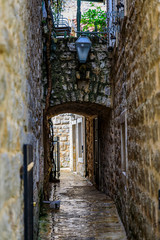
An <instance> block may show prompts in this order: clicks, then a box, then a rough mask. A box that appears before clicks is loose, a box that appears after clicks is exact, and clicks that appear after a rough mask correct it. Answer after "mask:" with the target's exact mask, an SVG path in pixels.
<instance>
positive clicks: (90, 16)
mask: <svg viewBox="0 0 160 240" xmlns="http://www.w3.org/2000/svg"><path fill="white" fill-rule="evenodd" d="M90 5H91V8H90V9H89V10H88V11H87V12H85V13H84V14H83V15H82V17H81V24H82V27H83V31H87V30H90V29H91V30H92V31H94V27H95V25H96V27H97V30H98V31H99V32H102V31H104V29H105V27H106V13H105V11H103V10H101V7H95V5H94V4H93V3H90ZM93 7H94V8H93Z"/></svg>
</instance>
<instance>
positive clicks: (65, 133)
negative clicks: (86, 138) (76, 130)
mask: <svg viewBox="0 0 160 240" xmlns="http://www.w3.org/2000/svg"><path fill="white" fill-rule="evenodd" d="M52 121H53V129H54V137H59V142H60V167H62V168H67V167H68V168H69V167H70V122H71V114H67V113H66V114H60V115H58V116H56V117H53V118H52Z"/></svg>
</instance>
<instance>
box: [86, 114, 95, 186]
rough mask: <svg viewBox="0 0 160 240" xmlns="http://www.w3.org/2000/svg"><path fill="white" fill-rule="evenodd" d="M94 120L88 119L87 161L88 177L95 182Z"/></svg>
mask: <svg viewBox="0 0 160 240" xmlns="http://www.w3.org/2000/svg"><path fill="white" fill-rule="evenodd" d="M93 142H94V136H93V119H92V118H86V160H87V177H88V178H89V180H90V181H91V182H92V183H93V182H94V155H93V151H94V150H93Z"/></svg>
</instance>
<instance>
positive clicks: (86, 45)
mask: <svg viewBox="0 0 160 240" xmlns="http://www.w3.org/2000/svg"><path fill="white" fill-rule="evenodd" d="M91 45H92V43H91V41H90V40H89V38H88V37H87V36H85V35H82V36H80V37H79V38H78V40H77V41H76V50H77V53H78V60H79V62H80V63H85V62H86V61H87V57H88V53H89V50H90V49H91Z"/></svg>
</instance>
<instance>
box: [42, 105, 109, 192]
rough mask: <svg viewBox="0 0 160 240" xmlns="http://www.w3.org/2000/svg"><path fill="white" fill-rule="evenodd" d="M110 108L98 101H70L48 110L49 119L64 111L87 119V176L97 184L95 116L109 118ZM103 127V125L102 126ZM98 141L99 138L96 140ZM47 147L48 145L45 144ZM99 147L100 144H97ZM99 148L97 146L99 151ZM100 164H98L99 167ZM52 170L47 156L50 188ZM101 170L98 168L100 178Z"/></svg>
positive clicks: (46, 168) (46, 178) (46, 170)
mask: <svg viewBox="0 0 160 240" xmlns="http://www.w3.org/2000/svg"><path fill="white" fill-rule="evenodd" d="M110 110H111V109H110V108H108V107H105V106H102V105H100V104H96V103H88V102H83V103H78V102H70V103H64V104H59V105H56V106H54V107H50V108H49V109H48V112H47V119H50V118H52V117H54V116H57V115H59V114H62V113H73V114H78V115H82V116H84V117H85V119H86V161H87V170H86V172H87V176H88V178H89V179H90V180H91V181H92V182H93V183H95V184H96V181H95V178H96V176H95V174H96V173H95V165H94V159H95V149H94V148H95V147H96V145H95V140H94V138H95V118H99V119H100V121H101V119H107V116H108V114H110ZM100 127H101V126H100ZM44 135H45V134H44ZM96 141H97V140H96ZM46 144H47V136H46V135H45V145H46ZM45 147H47V145H46V146H45ZM97 147H98V146H97ZM98 150H99V149H98V148H97V151H98ZM99 167H100V166H98V168H99ZM50 171H51V166H50V163H49V162H48V159H47V157H45V185H46V187H45V189H48V187H47V186H48V182H49V174H50ZM99 172H100V170H99V169H98V178H99V177H100V176H99V174H100V173H99ZM98 182H99V186H98V187H100V181H98Z"/></svg>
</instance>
